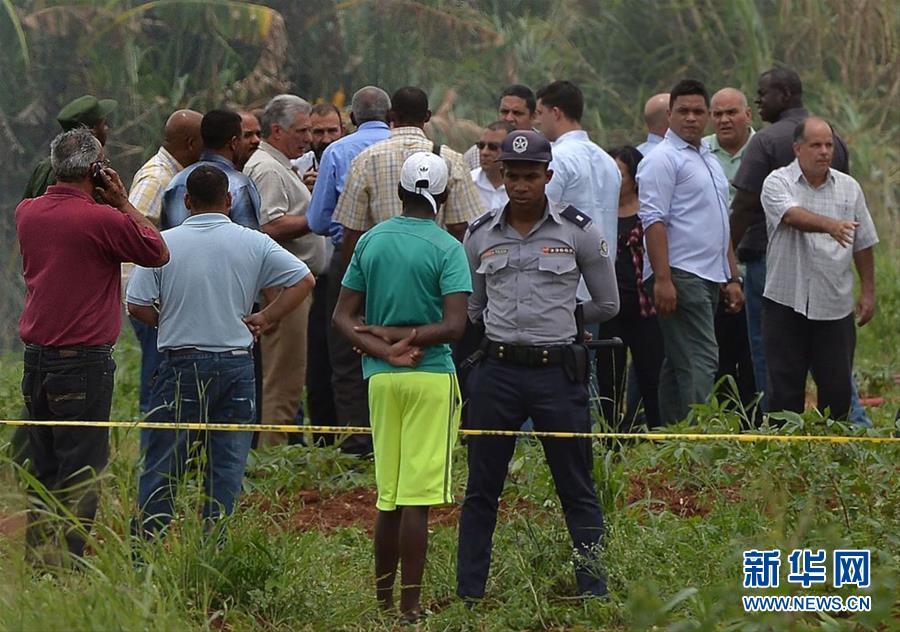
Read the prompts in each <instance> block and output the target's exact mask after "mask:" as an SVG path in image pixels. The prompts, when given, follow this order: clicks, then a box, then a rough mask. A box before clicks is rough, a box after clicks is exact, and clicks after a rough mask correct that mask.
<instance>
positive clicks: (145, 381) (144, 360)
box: [129, 318, 163, 415]
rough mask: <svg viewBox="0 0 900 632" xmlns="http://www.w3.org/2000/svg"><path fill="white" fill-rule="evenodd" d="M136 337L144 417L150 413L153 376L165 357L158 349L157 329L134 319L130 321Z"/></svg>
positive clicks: (141, 408)
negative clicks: (139, 350) (139, 358)
mask: <svg viewBox="0 0 900 632" xmlns="http://www.w3.org/2000/svg"><path fill="white" fill-rule="evenodd" d="M129 320H130V321H131V327H132V328H133V329H134V335H135V337H136V338H137V340H138V343H139V344H140V345H141V391H140V410H141V414H142V415H146V414H147V413H148V412H149V411H150V391H151V388H152V386H153V374H154V373H156V370H157V369H158V368H159V365H160V363H161V362H162V359H163V356H162V354H161V353H160V352H159V349H157V348H156V327H151V326H150V325H145V324H144V323H142V322H141V321H139V320H136V319H134V318H130V319H129Z"/></svg>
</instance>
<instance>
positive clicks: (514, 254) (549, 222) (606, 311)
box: [465, 202, 619, 346]
mask: <svg viewBox="0 0 900 632" xmlns="http://www.w3.org/2000/svg"><path fill="white" fill-rule="evenodd" d="M508 212H509V205H507V206H506V208H504V209H501V210H500V211H493V212H490V213H487V214H486V215H485V216H483V217H481V218H479V219H478V220H477V221H476V222H475V223H474V224H472V225H471V226H470V227H469V232H468V233H467V234H466V239H465V247H466V256H467V257H468V260H469V267H470V268H471V270H472V295H471V296H470V297H469V320H471V321H472V322H478V321H483V322H484V326H485V333H486V334H487V337H488V338H489V339H490V340H492V341H494V342H504V343H508V344H513V345H529V346H550V345H561V344H569V343H571V342H572V341H573V340H575V336H576V333H577V328H576V324H575V306H576V298H577V297H576V291H577V289H578V283H579V279H580V278H581V276H582V275H583V276H584V282H585V285H586V286H587V289H588V291H589V292H590V297H591V303H590V305H589V306H585V317H586V319H587V318H588V317H589V311H591V312H593V313H594V316H593V317H591V320H595V321H598V322H603V321H606V320H609V319H610V318H612V317H613V316H615V315H616V313H617V312H618V311H619V293H618V291H617V288H616V273H615V267H614V259H615V251H613V250H612V249H613V248H615V242H607V241H606V240H605V239H604V238H603V235H602V232H601V230H600V227H599V226H597V224H596V223H595V222H592V221H591V219H590V218H589V217H588V216H587V214H586V213H582V212H581V211H579V210H578V209H575V208H574V207H568V208H566V209H560V208H557V207H554V206H553V205H551V204H550V203H549V202H547V204H546V206H545V208H544V215H543V217H542V218H541V219H540V220H538V222H537V224H535V225H534V227H533V228H532V229H531V231H530V232H529V233H528V235H526V236H524V237H523V236H522V235H521V234H520V233H519V232H518V231H517V230H516V229H514V228H513V227H512V226H510V225H509V223H507V221H506V217H507V213H508ZM565 214H567V216H568V217H566V216H564V215H565ZM576 222H577V223H576Z"/></svg>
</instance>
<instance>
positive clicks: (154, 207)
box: [122, 147, 184, 288]
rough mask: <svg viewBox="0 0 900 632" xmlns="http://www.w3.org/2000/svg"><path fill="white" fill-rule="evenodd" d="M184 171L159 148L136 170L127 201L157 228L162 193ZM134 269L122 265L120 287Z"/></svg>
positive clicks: (170, 155)
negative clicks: (177, 174) (176, 175)
mask: <svg viewBox="0 0 900 632" xmlns="http://www.w3.org/2000/svg"><path fill="white" fill-rule="evenodd" d="M182 169H184V167H182V166H181V163H179V162H178V161H177V160H175V157H174V156H173V155H172V154H170V153H169V152H168V151H166V149H165V148H164V147H160V148H159V151H158V152H156V153H155V154H154V155H153V156H152V157H151V158H150V160H148V161H147V162H145V163H144V165H143V166H142V167H141V168H140V169H138V172H137V173H136V174H134V180H133V181H132V182H131V191H130V192H129V193H128V201H129V202H131V205H132V206H134V208H136V209H137V210H138V211H140V212H141V213H142V214H143V215H144V216H146V217H147V219H149V220H150V221H151V222H153V223H154V224H156V225H157V226H159V217H160V213H161V211H162V201H163V192H164V191H165V190H166V187H167V186H168V185H169V182H171V181H172V178H174V177H175V174H176V173H178V172H179V171H181V170H182ZM133 268H134V264H133V263H123V264H122V287H123V288H124V287H125V286H126V285H128V277H129V276H130V275H131V271H132V269H133Z"/></svg>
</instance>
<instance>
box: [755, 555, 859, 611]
mask: <svg viewBox="0 0 900 632" xmlns="http://www.w3.org/2000/svg"><path fill="white" fill-rule="evenodd" d="M787 561H788V566H789V568H788V574H787V582H788V583H789V584H797V585H798V586H801V587H802V588H811V587H813V586H823V587H824V585H825V584H826V583H827V582H828V571H829V566H828V555H827V552H826V551H825V549H818V550H816V551H813V550H811V549H795V550H794V551H792V552H791V554H790V555H788V558H787ZM780 570H781V551H780V550H778V549H772V550H756V549H751V550H749V551H744V588H778V586H779V581H780V576H781V575H780ZM830 570H831V585H832V586H833V587H834V588H842V587H844V586H856V587H857V588H868V587H869V583H870V575H871V553H870V551H869V550H868V549H861V550H856V549H838V550H835V551H834V552H833V554H832V564H831V567H830ZM742 600H743V604H744V610H745V611H747V612H765V611H780V612H821V611H831V612H862V611H869V610H871V609H872V598H871V597H868V596H851V597H847V598H846V599H844V598H843V597H840V596H837V595H799V596H784V595H778V596H765V597H763V596H744V597H742Z"/></svg>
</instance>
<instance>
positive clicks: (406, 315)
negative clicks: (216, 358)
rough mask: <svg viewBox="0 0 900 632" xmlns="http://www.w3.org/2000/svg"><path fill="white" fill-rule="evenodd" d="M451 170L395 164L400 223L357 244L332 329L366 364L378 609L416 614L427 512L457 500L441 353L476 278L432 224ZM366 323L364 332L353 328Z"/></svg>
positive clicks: (425, 161) (450, 408) (446, 351)
mask: <svg viewBox="0 0 900 632" xmlns="http://www.w3.org/2000/svg"><path fill="white" fill-rule="evenodd" d="M448 180H449V169H448V168H447V163H446V162H445V161H444V159H443V158H441V157H439V156H437V155H435V154H433V153H426V152H418V153H414V154H412V155H411V156H410V157H409V158H407V159H406V161H405V162H404V163H403V166H402V169H401V173H400V187H399V190H398V193H399V196H400V199H401V201H402V203H403V213H402V215H401V216H399V217H394V218H391V219H387V220H385V221H384V222H381V223H379V224H378V225H377V226H375V227H374V228H373V229H372V230H370V231H368V232H367V233H366V234H365V235H363V237H362V238H361V239H360V240H359V242H358V243H357V245H356V250H355V252H354V253H353V258H352V259H351V261H350V266H349V267H348V269H347V273H346V275H345V276H344V281H343V285H344V287H343V289H342V290H341V296H340V298H339V299H338V304H337V309H336V310H335V314H334V322H335V325H336V326H337V328H338V330H339V331H340V332H341V333H342V334H343V335H344V336H346V337H347V338H348V339H349V340H350V342H352V344H353V345H354V346H356V347H357V348H358V349H360V350H361V351H362V352H364V353H365V354H366V356H365V357H364V358H363V372H364V375H365V377H366V378H367V379H369V408H370V410H371V422H372V435H373V443H374V448H375V480H376V483H377V485H378V504H377V506H378V509H379V512H378V521H377V523H376V525H375V574H376V587H377V594H378V599H379V601H380V602H381V605H382V607H383V608H385V609H392V608H393V605H394V597H393V592H394V578H395V575H396V572H397V563H398V561H399V562H400V570H401V576H400V611H401V613H402V615H403V618H404V619H406V620H414V619H415V618H417V616H418V613H419V595H420V593H421V584H422V574H423V572H424V568H425V554H426V550H427V542H428V508H429V507H430V506H432V505H441V504H446V503H451V502H453V496H452V493H451V487H450V466H451V453H452V449H453V444H454V443H455V441H456V432H457V427H458V424H459V411H460V405H461V402H460V395H459V385H458V383H457V380H456V372H455V370H454V367H453V360H452V358H451V354H450V345H449V344H448V343H450V342H453V341H454V340H457V339H459V337H460V336H462V333H463V329H464V327H465V322H466V301H467V299H468V294H469V292H471V290H472V279H471V276H470V274H469V266H468V263H467V262H466V256H465V253H464V251H463V248H462V244H460V243H459V242H458V241H457V240H456V239H454V238H453V237H452V236H451V235H450V234H449V233H447V232H446V231H444V230H442V229H441V228H440V227H439V226H438V225H437V223H435V221H434V219H435V217H436V216H437V212H438V209H439V207H440V204H441V203H443V202H444V201H445V200H446V198H447V183H448ZM363 313H365V317H366V322H367V323H368V324H367V325H361V324H360V323H361V317H362V314H363Z"/></svg>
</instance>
